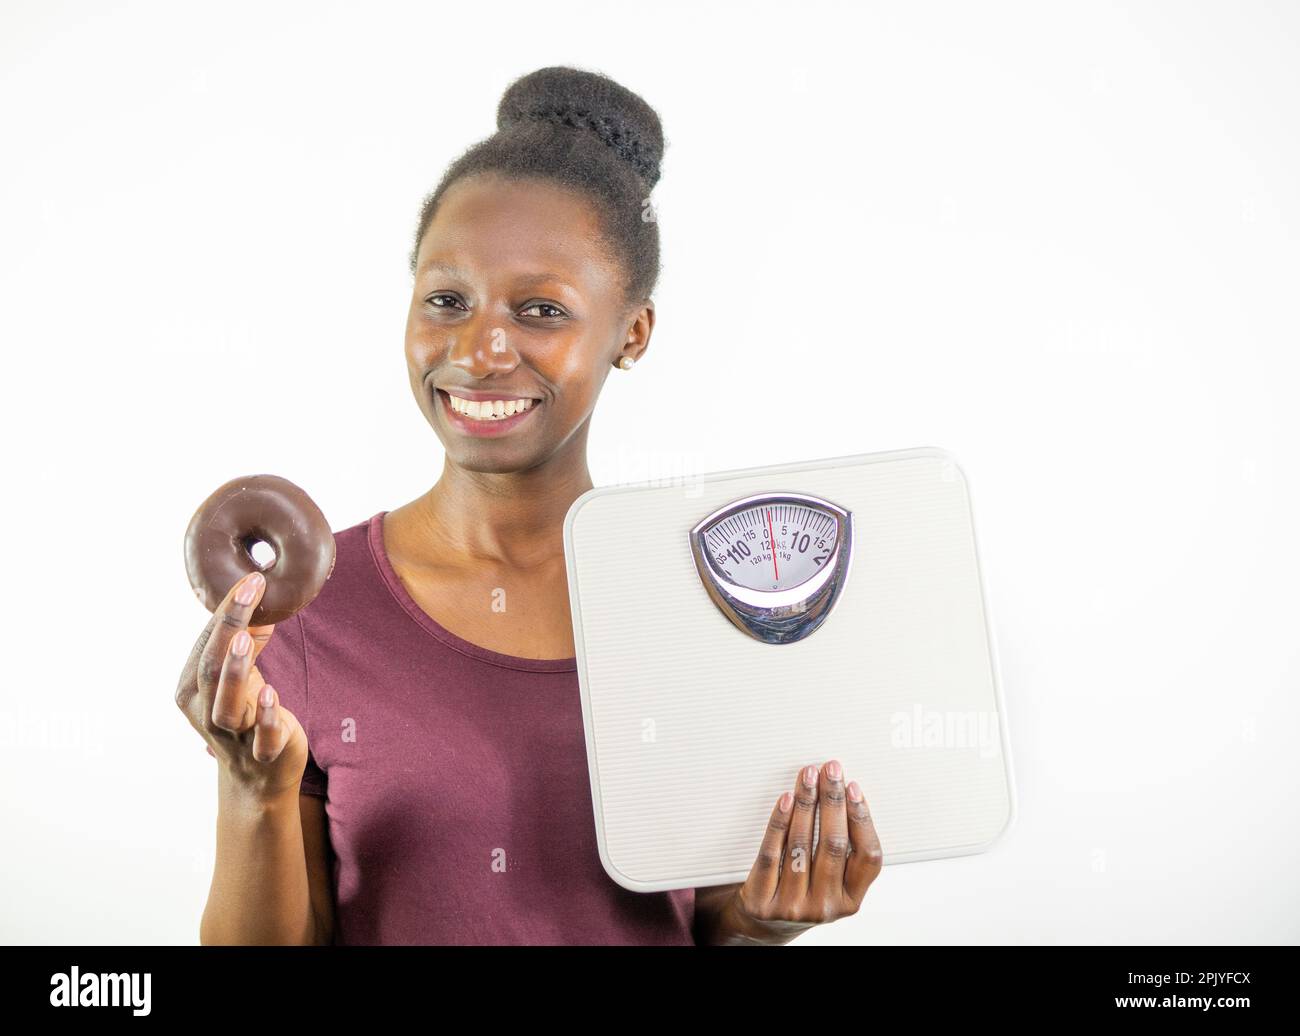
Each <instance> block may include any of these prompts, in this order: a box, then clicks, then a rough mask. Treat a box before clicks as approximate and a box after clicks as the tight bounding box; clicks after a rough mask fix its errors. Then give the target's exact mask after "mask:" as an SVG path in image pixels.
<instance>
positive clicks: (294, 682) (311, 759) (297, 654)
mask: <svg viewBox="0 0 1300 1036" xmlns="http://www.w3.org/2000/svg"><path fill="white" fill-rule="evenodd" d="M256 665H257V669H258V672H260V673H261V674H262V679H264V680H265V681H266V682H267V683H269V684H270V685H271V686H272V687H274V688H275V692H276V694H278V695H279V696H280V704H281V705H283V706H284V707H285V708H287V709H288V710H289V711H290V712H292V713H293V714H294V715H295V716H297V717H298V722H299V723H301V724H302V727H303V730H310V729H311V725H310V724H309V723H308V722H307V679H308V663H307V635H306V631H305V629H304V627H303V623H302V613H301V612H299V613H298V614H296V615H292V616H290V617H289V618H287V619H285V620H283V621H282V622H279V623H277V624H276V627H275V631H274V632H273V633H272V634H271V639H270V640H269V641H267V643H266V647H264V648H262V651H261V654H259V655H258V656H257V662H256ZM326 786H327V784H326V777H325V771H324V770H322V769H321V768H320V767H319V766H318V765H317V764H316V758H315V756H314V755H313V754H312V751H311V748H310V746H309V747H308V749H307V768H306V769H305V770H304V771H303V775H302V785H301V787H300V791H301V792H302V794H304V795H316V796H318V797H320V798H325V797H327V794H326Z"/></svg>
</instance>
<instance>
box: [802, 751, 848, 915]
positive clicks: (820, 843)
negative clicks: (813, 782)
mask: <svg viewBox="0 0 1300 1036" xmlns="http://www.w3.org/2000/svg"><path fill="white" fill-rule="evenodd" d="M817 810H818V828H817V848H816V855H815V856H814V857H813V868H812V889H811V891H812V896H813V898H814V899H818V900H821V901H823V902H828V903H832V902H833V903H838V902H839V899H840V896H841V895H843V894H844V865H845V863H847V862H848V859H849V821H848V816H847V814H846V813H845V811H844V768H843V767H842V766H841V765H840V762H839V760H838V759H832V760H830V761H829V762H828V763H827V764H826V765H825V766H823V767H822V774H821V788H820V796H819V800H818V804H817Z"/></svg>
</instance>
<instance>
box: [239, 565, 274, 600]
mask: <svg viewBox="0 0 1300 1036" xmlns="http://www.w3.org/2000/svg"><path fill="white" fill-rule="evenodd" d="M265 581H266V577H265V576H264V575H262V573H261V572H254V573H252V575H249V576H246V577H245V578H244V585H243V586H241V587H240V588H239V592H238V593H236V594H235V603H236V604H252V603H253V598H254V597H256V596H257V591H258V590H259V589H260V588H261V586H262V583H264V582H265Z"/></svg>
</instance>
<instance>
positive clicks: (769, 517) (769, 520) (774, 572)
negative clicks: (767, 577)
mask: <svg viewBox="0 0 1300 1036" xmlns="http://www.w3.org/2000/svg"><path fill="white" fill-rule="evenodd" d="M766 510H767V538H768V539H769V540H770V541H771V542H772V575H773V577H774V578H776V579H780V578H781V573H780V572H778V571H777V570H776V537H775V536H774V535H772V511H771V509H770V508H767V509H766Z"/></svg>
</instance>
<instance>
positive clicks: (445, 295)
mask: <svg viewBox="0 0 1300 1036" xmlns="http://www.w3.org/2000/svg"><path fill="white" fill-rule="evenodd" d="M436 299H450V300H451V301H452V302H456V303H459V302H460V299H458V298H457V297H456V296H455V295H450V294H448V293H447V292H445V291H440V292H438V293H437V294H436V295H430V296H429V297H428V298H427V299H425V300H424V301H425V302H428V303H430V304H431V305H432V306H433V307H434V308H435V309H450V308H451V307H450V306H444V305H440V304H439V303H438V302H436V301H435V300H436Z"/></svg>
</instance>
